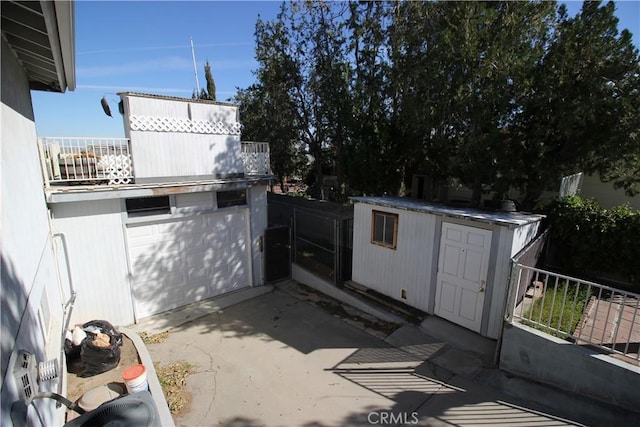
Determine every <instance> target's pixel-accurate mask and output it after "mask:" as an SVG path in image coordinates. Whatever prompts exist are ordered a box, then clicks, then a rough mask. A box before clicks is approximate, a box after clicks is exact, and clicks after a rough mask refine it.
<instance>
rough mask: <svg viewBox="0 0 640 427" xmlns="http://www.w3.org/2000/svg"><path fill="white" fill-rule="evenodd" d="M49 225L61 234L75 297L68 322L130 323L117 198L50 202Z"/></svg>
mask: <svg viewBox="0 0 640 427" xmlns="http://www.w3.org/2000/svg"><path fill="white" fill-rule="evenodd" d="M51 209H52V213H53V218H54V222H53V225H54V228H55V230H56V231H58V232H62V233H64V234H65V235H66V238H67V243H68V251H69V258H70V262H71V275H72V278H73V283H74V286H75V288H76V291H77V299H76V303H75V306H74V310H73V315H72V318H71V321H72V324H73V323H84V322H88V321H89V320H94V319H103V320H107V321H109V322H111V323H112V324H114V325H128V324H131V323H133V320H134V319H133V310H132V300H131V291H130V287H129V277H128V267H127V261H126V259H127V258H126V255H125V254H126V252H125V240H124V229H123V224H122V214H121V202H120V200H119V199H109V200H95V201H86V202H73V203H71V202H70V203H57V204H55V205H52V208H51Z"/></svg>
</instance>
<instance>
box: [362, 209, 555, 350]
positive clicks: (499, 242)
mask: <svg viewBox="0 0 640 427" xmlns="http://www.w3.org/2000/svg"><path fill="white" fill-rule="evenodd" d="M353 202H354V205H355V206H354V224H353V270H352V280H353V281H354V282H356V283H358V284H360V285H363V286H365V287H367V288H369V289H373V290H375V291H377V292H379V293H381V294H384V295H387V296H389V297H391V298H393V299H396V300H398V301H401V302H403V303H405V304H407V305H409V306H412V307H415V308H417V309H419V310H422V311H424V312H426V313H428V314H435V315H437V316H439V317H442V318H444V319H447V320H449V321H451V322H453V323H456V324H458V325H461V326H463V327H465V328H468V329H471V330H473V331H475V332H478V333H480V334H481V335H483V336H486V337H489V338H497V337H498V335H499V332H500V328H501V324H502V315H503V313H504V305H505V298H506V293H507V289H508V279H509V271H510V259H511V257H512V256H513V255H515V254H517V253H518V252H519V251H520V250H521V249H522V248H524V247H525V246H526V245H527V243H529V242H530V241H531V240H533V239H534V238H535V237H536V235H537V234H538V231H539V229H540V223H541V220H542V219H543V218H544V216H541V215H530V214H524V213H518V212H513V213H511V212H496V211H484V210H479V209H472V208H466V207H465V208H456V207H448V206H442V205H436V204H429V203H426V202H424V201H422V200H416V199H406V198H391V197H356V198H354V199H353Z"/></svg>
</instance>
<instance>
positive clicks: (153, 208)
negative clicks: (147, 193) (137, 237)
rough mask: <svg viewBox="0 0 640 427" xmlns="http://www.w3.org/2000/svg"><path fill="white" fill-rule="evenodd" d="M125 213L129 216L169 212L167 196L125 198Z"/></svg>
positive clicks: (169, 205)
mask: <svg viewBox="0 0 640 427" xmlns="http://www.w3.org/2000/svg"><path fill="white" fill-rule="evenodd" d="M125 204H126V206H127V214H128V215H129V216H146V215H160V214H168V213H171V204H170V202H169V196H159V197H138V198H135V199H127V200H126V201H125Z"/></svg>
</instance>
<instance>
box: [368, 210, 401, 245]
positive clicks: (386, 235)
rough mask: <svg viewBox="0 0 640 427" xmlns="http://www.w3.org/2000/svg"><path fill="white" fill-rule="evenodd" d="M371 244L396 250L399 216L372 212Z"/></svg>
mask: <svg viewBox="0 0 640 427" xmlns="http://www.w3.org/2000/svg"><path fill="white" fill-rule="evenodd" d="M371 243H373V244H374V245H379V246H384V247H385V248H389V249H395V248H396V246H397V244H398V214H394V213H389V212H382V211H372V212H371Z"/></svg>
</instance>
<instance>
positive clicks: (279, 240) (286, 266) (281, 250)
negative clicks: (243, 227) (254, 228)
mask: <svg viewBox="0 0 640 427" xmlns="http://www.w3.org/2000/svg"><path fill="white" fill-rule="evenodd" d="M264 263H265V266H264V272H265V274H264V275H265V281H266V282H267V283H272V282H275V281H276V280H280V279H287V278H289V277H291V238H290V231H289V227H285V226H280V227H270V228H267V229H266V230H265V232H264Z"/></svg>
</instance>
